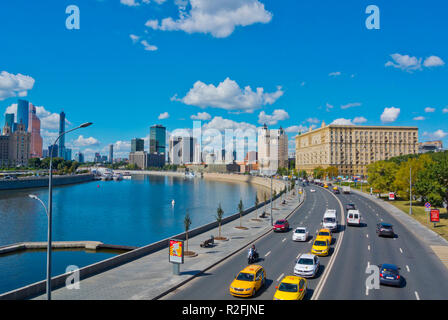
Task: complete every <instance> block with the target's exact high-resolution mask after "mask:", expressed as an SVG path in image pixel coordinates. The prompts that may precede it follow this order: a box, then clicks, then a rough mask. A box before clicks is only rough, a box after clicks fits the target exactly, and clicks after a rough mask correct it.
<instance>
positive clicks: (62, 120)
mask: <svg viewBox="0 0 448 320" xmlns="http://www.w3.org/2000/svg"><path fill="white" fill-rule="evenodd" d="M64 132H65V113H64V111H62V112H61V113H60V114H59V134H62V133H64ZM64 155H65V135H63V136H62V137H61V138H60V139H59V149H58V156H59V157H61V158H64Z"/></svg>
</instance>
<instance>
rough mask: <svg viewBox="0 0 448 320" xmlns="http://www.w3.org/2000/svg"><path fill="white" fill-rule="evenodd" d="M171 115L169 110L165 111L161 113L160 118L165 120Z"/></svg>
mask: <svg viewBox="0 0 448 320" xmlns="http://www.w3.org/2000/svg"><path fill="white" fill-rule="evenodd" d="M169 117H170V114H169V113H168V112H163V113H161V114H159V116H158V119H159V120H163V119H168V118H169Z"/></svg>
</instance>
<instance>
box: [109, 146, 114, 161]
mask: <svg viewBox="0 0 448 320" xmlns="http://www.w3.org/2000/svg"><path fill="white" fill-rule="evenodd" d="M109 163H114V145H113V144H110V145H109Z"/></svg>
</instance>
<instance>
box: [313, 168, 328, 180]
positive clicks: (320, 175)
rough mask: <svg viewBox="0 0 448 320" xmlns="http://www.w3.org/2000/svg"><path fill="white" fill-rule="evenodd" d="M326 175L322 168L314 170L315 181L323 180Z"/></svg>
mask: <svg viewBox="0 0 448 320" xmlns="http://www.w3.org/2000/svg"><path fill="white" fill-rule="evenodd" d="M324 175H325V169H324V168H322V167H317V168H314V170H313V176H314V179H322V178H323V177H324Z"/></svg>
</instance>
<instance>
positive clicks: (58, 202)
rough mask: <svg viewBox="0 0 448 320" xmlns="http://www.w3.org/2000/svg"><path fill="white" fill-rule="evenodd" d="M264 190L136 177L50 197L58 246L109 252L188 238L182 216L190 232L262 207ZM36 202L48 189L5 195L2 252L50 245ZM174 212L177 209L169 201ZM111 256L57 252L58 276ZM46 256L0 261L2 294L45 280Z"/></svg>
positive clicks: (64, 189)
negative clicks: (20, 245) (93, 245)
mask: <svg viewBox="0 0 448 320" xmlns="http://www.w3.org/2000/svg"><path fill="white" fill-rule="evenodd" d="M265 192H266V193H268V191H267V190H266V189H264V188H260V187H256V186H254V185H250V184H247V183H227V182H222V181H219V182H217V181H212V180H204V179H199V178H193V179H191V178H183V177H162V176H143V175H139V176H133V179H132V180H122V181H93V182H88V183H82V184H77V185H69V186H61V187H55V188H54V189H53V241H75V240H92V241H101V242H103V243H107V244H116V245H129V246H143V245H147V244H149V243H153V242H156V241H158V240H161V239H164V238H168V237H170V236H172V235H175V234H178V233H181V232H183V231H184V224H183V221H184V217H185V213H186V212H187V210H188V212H189V214H190V217H191V220H192V225H191V229H193V228H195V227H197V226H200V225H203V224H206V223H209V222H213V221H215V215H216V209H217V207H218V204H219V203H221V206H222V208H223V210H224V216H229V215H231V214H234V213H236V212H237V206H238V203H239V201H240V199H242V200H243V204H244V208H248V207H251V206H253V205H254V202H255V195H256V194H258V198H259V199H260V201H262V199H263V194H264V193H265ZM31 193H32V194H35V195H37V196H38V197H39V198H40V199H42V200H43V201H44V203H45V204H47V201H48V189H47V188H39V189H26V190H11V191H0V246H3V245H7V244H12V243H17V242H25V241H46V239H47V217H46V214H45V211H44V209H43V207H42V205H41V204H40V203H39V202H38V201H36V200H32V199H31V198H29V197H28V195H29V194H31ZM173 199H174V201H175V204H174V206H172V200H173ZM111 256H113V253H87V252H84V251H65V252H60V251H56V252H54V254H53V272H52V274H53V275H57V274H61V273H64V272H65V269H66V267H67V266H69V265H76V266H78V267H83V266H86V265H88V264H91V263H94V262H97V261H101V260H104V259H106V258H109V257H111ZM45 270H46V252H45V251H39V252H24V253H21V254H14V255H8V256H1V257H0V272H1V274H2V276H1V277H0V293H2V292H7V291H10V290H13V289H16V288H19V287H22V286H25V285H28V284H30V283H33V282H36V281H40V280H43V279H45V276H46V275H45V272H46V271H45Z"/></svg>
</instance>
